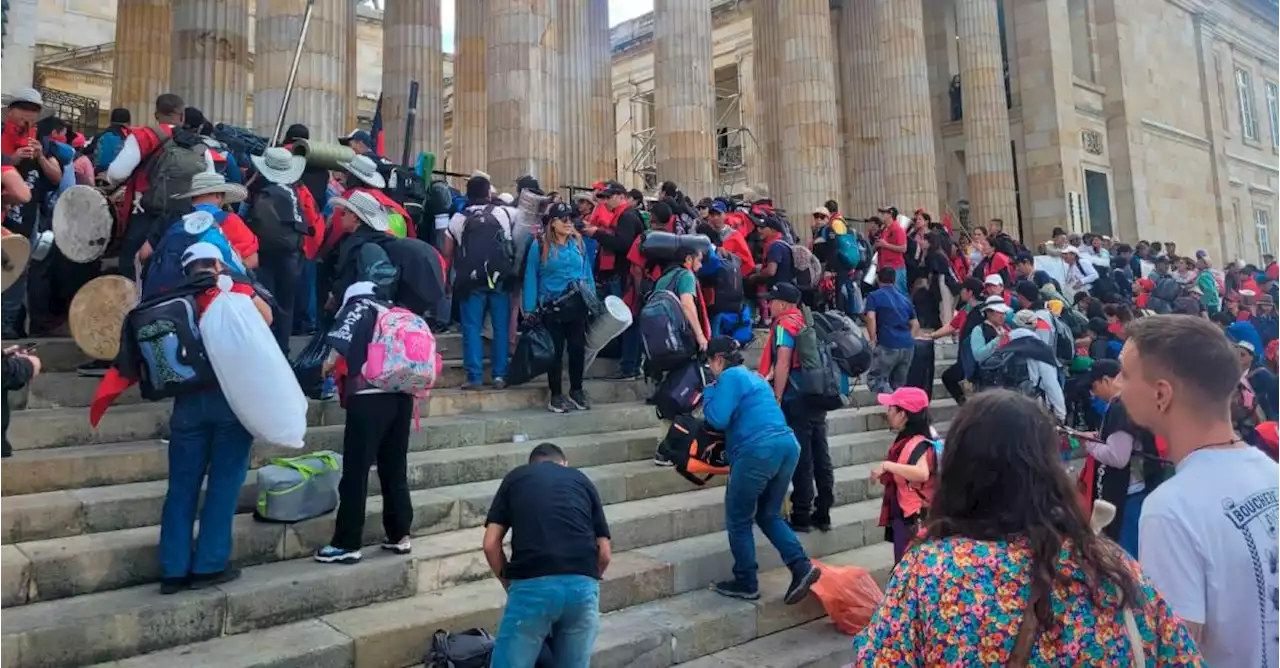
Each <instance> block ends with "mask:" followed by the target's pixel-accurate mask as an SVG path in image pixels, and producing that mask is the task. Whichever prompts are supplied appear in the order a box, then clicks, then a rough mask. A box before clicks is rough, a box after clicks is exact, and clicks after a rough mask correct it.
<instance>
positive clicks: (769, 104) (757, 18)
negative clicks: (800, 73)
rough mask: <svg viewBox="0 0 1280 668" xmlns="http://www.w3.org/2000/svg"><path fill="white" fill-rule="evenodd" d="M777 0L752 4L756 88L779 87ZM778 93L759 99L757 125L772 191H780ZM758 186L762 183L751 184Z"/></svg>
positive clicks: (766, 0) (763, 0) (757, 137)
mask: <svg viewBox="0 0 1280 668" xmlns="http://www.w3.org/2000/svg"><path fill="white" fill-rule="evenodd" d="M777 9H778V8H777V3H776V2H770V1H769V0H758V1H757V2H756V3H755V4H754V5H753V6H752V7H751V41H752V42H753V43H755V48H756V56H755V63H754V71H753V75H754V77H755V84H756V90H759V91H776V90H778V61H779V60H780V59H781V57H782V46H781V44H780V43H779V41H778V11H777ZM779 107H780V105H779V104H778V96H777V95H773V94H769V93H766V94H763V95H759V96H758V97H757V98H756V115H757V118H758V119H759V123H758V124H757V125H758V126H759V127H758V128H754V129H753V132H754V133H755V136H756V140H757V145H758V146H759V147H760V153H761V156H760V159H761V162H762V163H763V164H762V167H763V169H762V170H761V172H760V173H761V174H762V175H763V178H764V184H763V185H767V186H768V187H769V189H770V190H774V191H781V190H782V179H781V178H780V174H781V172H782V170H781V168H780V166H779V165H780V164H781V163H780V156H779V154H780V153H781V150H780V133H779V131H778V117H779ZM749 185H750V186H751V187H752V188H758V187H759V186H760V185H762V184H760V183H759V182H752V183H750V184H749Z"/></svg>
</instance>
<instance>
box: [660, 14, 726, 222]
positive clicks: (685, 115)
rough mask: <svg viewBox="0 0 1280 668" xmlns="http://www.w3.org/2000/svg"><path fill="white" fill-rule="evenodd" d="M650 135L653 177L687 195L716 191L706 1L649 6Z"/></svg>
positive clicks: (712, 104)
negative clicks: (653, 141)
mask: <svg viewBox="0 0 1280 668" xmlns="http://www.w3.org/2000/svg"><path fill="white" fill-rule="evenodd" d="M653 69H654V77H653V82H654V94H653V101H654V104H653V106H654V109H653V113H654V135H655V137H656V146H657V159H658V180H659V182H662V181H675V182H676V184H677V185H678V186H679V187H680V189H681V191H682V192H684V193H685V194H687V195H689V196H690V197H693V198H695V199H696V198H699V197H706V196H708V195H712V194H714V193H716V192H717V190H718V188H717V183H716V143H715V127H714V125H715V120H714V119H713V118H712V116H713V115H714V114H715V109H716V95H715V87H714V85H713V81H712V77H713V75H714V70H713V66H712V63H711V3H710V2H707V1H706V0H656V2H655V3H654V8H653Z"/></svg>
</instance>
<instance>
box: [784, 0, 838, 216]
mask: <svg viewBox="0 0 1280 668" xmlns="http://www.w3.org/2000/svg"><path fill="white" fill-rule="evenodd" d="M829 12H830V8H829V6H828V0H789V1H788V2H787V3H786V9H785V11H783V12H781V13H780V15H779V16H778V19H779V21H778V28H779V32H780V33H781V35H782V41H783V44H785V45H786V48H785V50H784V52H783V57H782V60H781V61H780V62H779V66H780V70H781V75H782V76H781V79H782V88H781V89H779V90H778V97H779V99H780V101H781V105H782V117H781V120H780V123H779V126H780V128H781V130H782V171H783V174H782V183H783V190H782V192H781V193H777V194H780V195H781V204H782V206H783V207H784V208H786V209H787V210H788V211H790V212H791V217H792V218H793V219H796V220H799V218H800V216H801V215H802V214H803V213H807V212H808V211H811V210H812V209H813V207H815V206H821V205H822V203H823V202H825V201H827V200H828V199H831V198H833V197H839V195H840V176H841V169H842V167H841V162H840V141H839V139H840V120H839V119H840V117H839V110H838V109H837V107H836V64H835V59H834V58H833V52H832V46H831V17H830V16H829ZM796 230H797V231H798V233H799V234H800V236H801V237H802V238H804V239H806V240H807V239H808V237H809V232H810V226H809V225H807V224H806V225H801V224H798V223H797V225H796Z"/></svg>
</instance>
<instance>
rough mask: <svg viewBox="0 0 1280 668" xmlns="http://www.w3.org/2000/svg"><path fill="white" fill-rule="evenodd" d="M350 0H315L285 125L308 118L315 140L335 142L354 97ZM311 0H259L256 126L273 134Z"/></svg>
mask: <svg viewBox="0 0 1280 668" xmlns="http://www.w3.org/2000/svg"><path fill="white" fill-rule="evenodd" d="M348 4H349V3H348V2H347V0H315V9H314V10H313V11H312V14H311V27H310V28H308V29H307V39H306V42H304V43H303V48H302V58H301V60H300V61H299V63H298V77H297V79H296V81H295V83H294V86H293V96H292V97H291V98H290V102H289V110H288V112H287V113H286V114H285V122H284V127H286V128H287V127H289V125H290V124H293V123H303V124H305V125H306V126H307V128H308V129H309V130H310V131H311V139H312V140H314V141H324V142H331V141H336V140H337V138H338V137H339V136H341V135H343V134H346V133H347V132H350V130H351V128H348V127H345V126H346V120H347V116H348V110H349V109H350V105H351V104H353V101H352V100H351V99H350V97H351V96H350V94H349V93H348V87H349V76H348V72H347V63H346V61H347V52H348V51H349V47H348V43H349V41H348V40H349V38H350V35H351V32H352V31H354V30H355V29H356V26H354V25H351V24H350V22H351V12H350V10H349V7H348V6H347V5H348ZM306 6H307V3H306V0H258V9H257V15H256V17H255V23H254V33H255V35H254V47H255V48H254V71H253V89H254V93H253V108H254V114H253V127H254V131H256V132H257V133H258V134H260V135H263V136H269V135H270V134H271V133H272V132H274V131H275V126H276V121H277V120H278V119H279V114H280V103H281V101H282V100H283V99H284V91H285V86H286V85H287V84H288V81H289V68H290V67H291V66H292V65H293V52H294V49H295V48H297V45H298V35H300V34H301V32H302V17H303V14H304V12H305V11H306Z"/></svg>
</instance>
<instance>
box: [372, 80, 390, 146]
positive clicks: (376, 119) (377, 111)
mask: <svg viewBox="0 0 1280 668" xmlns="http://www.w3.org/2000/svg"><path fill="white" fill-rule="evenodd" d="M369 134H371V135H373V152H374V153H377V154H378V155H386V153H387V150H386V142H385V141H384V140H383V133H382V93H378V106H377V107H375V108H374V110H373V125H372V126H371V127H370V128H369Z"/></svg>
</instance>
